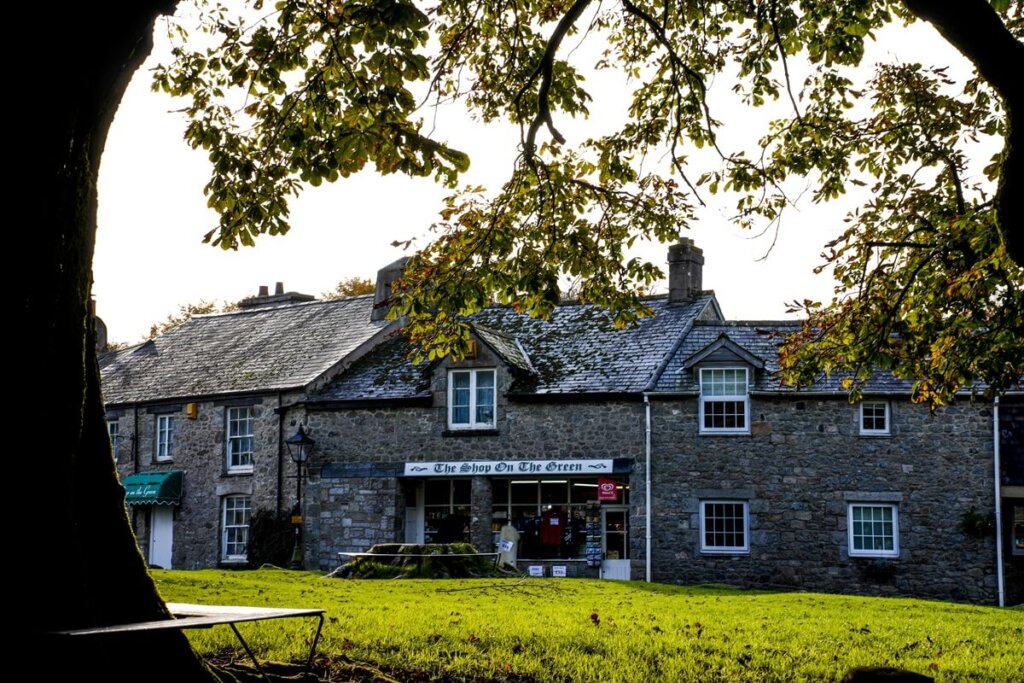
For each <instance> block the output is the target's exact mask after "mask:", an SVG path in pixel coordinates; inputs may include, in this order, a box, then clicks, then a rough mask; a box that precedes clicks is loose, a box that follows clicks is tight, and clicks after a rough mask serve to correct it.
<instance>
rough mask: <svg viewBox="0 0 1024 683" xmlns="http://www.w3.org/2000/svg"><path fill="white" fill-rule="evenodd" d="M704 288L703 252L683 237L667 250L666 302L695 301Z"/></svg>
mask: <svg viewBox="0 0 1024 683" xmlns="http://www.w3.org/2000/svg"><path fill="white" fill-rule="evenodd" d="M703 286H704V252H703V251H701V250H700V249H699V248H697V247H696V246H695V245H694V243H693V240H691V239H690V238H689V237H683V238H681V239H680V240H679V242H678V243H677V244H673V245H672V246H670V247H669V248H668V302H669V303H670V304H684V303H689V302H690V301H693V300H695V299H696V298H697V297H698V296H699V295H700V293H701V290H702V288H703Z"/></svg>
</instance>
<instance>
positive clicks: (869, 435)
mask: <svg viewBox="0 0 1024 683" xmlns="http://www.w3.org/2000/svg"><path fill="white" fill-rule="evenodd" d="M857 436H862V437H864V438H865V439H891V438H892V433H891V432H860V433H858V434H857Z"/></svg>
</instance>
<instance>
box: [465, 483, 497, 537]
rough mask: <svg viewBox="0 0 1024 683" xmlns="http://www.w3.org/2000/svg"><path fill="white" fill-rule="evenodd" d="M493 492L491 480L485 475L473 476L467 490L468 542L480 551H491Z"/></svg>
mask: <svg viewBox="0 0 1024 683" xmlns="http://www.w3.org/2000/svg"><path fill="white" fill-rule="evenodd" d="M493 505H494V494H493V492H492V490H491V480H490V479H488V478H487V477H473V479H472V480H471V482H470V492H469V515H470V522H469V542H470V543H472V544H473V546H474V547H475V548H476V549H477V550H478V551H480V552H482V553H489V552H493V551H494V548H492V547H491V546H492V545H493V541H492V536H491V510H492V507H493Z"/></svg>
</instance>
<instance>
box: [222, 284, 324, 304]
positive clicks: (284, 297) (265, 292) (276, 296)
mask: <svg viewBox="0 0 1024 683" xmlns="http://www.w3.org/2000/svg"><path fill="white" fill-rule="evenodd" d="M306 301H316V297H315V296H313V295H312V294H302V293H300V292H286V291H284V283H283V282H278V283H277V284H276V285H275V286H274V293H273V294H271V293H270V287H269V286H267V285H260V293H259V294H257V295H256V296H251V297H249V298H248V299H242V300H241V301H239V302H238V307H239V308H263V307H267V306H284V305H287V304H301V303H304V302H306Z"/></svg>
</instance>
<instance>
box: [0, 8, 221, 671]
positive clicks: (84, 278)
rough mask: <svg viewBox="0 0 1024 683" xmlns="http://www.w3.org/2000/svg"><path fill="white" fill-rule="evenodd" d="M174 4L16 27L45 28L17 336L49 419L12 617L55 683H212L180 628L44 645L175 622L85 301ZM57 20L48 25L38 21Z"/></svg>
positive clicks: (32, 446) (34, 80) (33, 88)
mask: <svg viewBox="0 0 1024 683" xmlns="http://www.w3.org/2000/svg"><path fill="white" fill-rule="evenodd" d="M175 4H176V0H149V1H148V2H143V1H139V2H133V3H73V4H72V5H68V6H61V7H57V6H53V7H50V9H49V10H43V9H40V7H38V6H35V7H33V8H32V10H33V11H34V16H29V17H26V16H22V17H18V18H16V19H14V20H11V24H10V25H11V26H12V27H22V28H24V29H25V30H27V28H28V27H29V26H33V25H39V23H40V22H41V21H46V27H47V28H46V34H45V37H44V38H43V40H45V44H44V43H40V44H38V45H37V47H38V51H39V52H40V53H42V54H45V56H38V57H35V59H38V60H39V62H38V63H37V65H36V67H35V68H34V69H32V70H31V72H30V73H27V74H26V77H27V78H29V79H31V80H30V81H29V82H28V83H26V84H25V86H26V87H25V88H24V89H23V90H22V91H21V92H20V93H19V102H22V103H26V104H28V105H29V106H28V107H26V110H25V111H26V112H27V113H26V116H31V117H34V118H33V119H32V120H30V121H29V122H28V124H27V125H26V126H25V128H26V129H31V128H32V127H33V124H35V125H38V123H37V122H38V121H39V120H40V119H43V120H45V119H46V118H48V119H49V121H48V125H47V126H45V127H44V131H45V133H44V134H42V135H40V136H39V139H38V140H36V139H35V138H33V140H34V141H35V144H36V147H35V148H33V149H32V150H31V151H30V153H29V154H28V155H26V156H27V159H26V166H27V169H26V167H25V166H22V167H21V168H20V169H19V171H20V172H21V173H24V174H25V175H24V177H26V179H27V180H28V181H29V182H30V183H31V188H30V193H29V194H28V196H29V197H31V196H32V195H33V194H35V195H36V201H35V202H32V203H30V206H31V210H32V211H33V212H34V221H33V223H32V224H29V225H28V226H26V227H25V228H24V229H23V233H24V237H25V239H26V240H27V246H28V249H27V250H26V251H25V252H24V253H25V254H26V255H27V256H28V258H29V259H30V262H29V264H28V266H29V268H27V269H26V270H27V272H28V274H27V282H26V283H25V285H26V286H25V291H24V293H22V294H20V295H19V298H20V299H21V301H20V303H21V304H22V306H23V312H22V315H23V318H22V320H21V321H19V322H21V323H22V325H23V329H21V330H19V331H20V332H21V333H22V339H23V340H25V342H26V343H27V344H29V345H31V353H30V357H31V356H33V355H34V356H35V357H36V359H37V361H36V363H33V364H32V365H31V367H30V373H25V374H29V375H30V378H28V379H29V381H27V382H26V383H25V386H24V393H25V394H27V404H26V405H28V406H31V407H32V408H34V409H35V410H37V411H39V412H38V414H40V415H43V416H44V417H45V423H35V424H27V425H20V426H19V427H18V429H19V432H20V434H21V435H22V437H23V438H24V443H23V444H21V447H20V448H18V449H17V451H16V453H17V457H16V458H14V459H15V460H17V462H18V463H19V465H20V466H21V467H22V468H23V470H22V476H21V477H19V478H18V479H17V481H18V484H17V485H18V486H19V487H21V488H22V489H23V494H22V495H23V496H25V497H28V498H29V499H30V500H29V501H28V502H29V505H27V506H24V507H23V508H22V511H21V514H22V515H23V518H22V519H21V520H20V521H19V522H18V523H17V524H18V525H19V528H20V529H22V533H24V534H25V538H23V539H22V540H21V543H20V545H19V547H18V548H17V549H16V550H17V551H19V555H18V556H17V557H18V559H21V560H22V561H23V563H22V564H21V565H20V566H19V567H18V569H19V570H21V572H22V573H23V574H24V575H25V577H26V581H27V586H25V589H26V590H22V585H21V584H20V583H19V584H18V586H17V589H16V591H12V593H15V595H14V598H15V599H19V598H20V599H19V602H18V604H19V605H20V604H24V603H27V604H28V607H24V608H23V607H20V606H19V607H18V608H16V611H17V612H21V611H22V610H24V612H23V613H22V614H18V618H17V620H16V621H13V622H9V623H11V624H12V625H13V626H15V627H16V628H17V629H19V630H20V629H21V627H22V623H23V622H24V621H27V622H28V625H29V628H28V630H27V633H28V634H29V638H30V639H31V641H32V645H33V646H34V647H33V648H32V650H36V648H39V649H40V650H38V651H36V653H35V654H36V656H37V657H38V660H37V662H38V663H37V664H36V665H37V666H39V667H42V670H41V671H39V673H41V674H43V677H44V678H57V677H59V676H60V675H68V676H74V677H75V678H78V677H87V676H89V674H95V673H99V674H101V675H102V677H103V679H105V680H121V679H125V680H127V679H129V678H132V679H135V680H138V679H140V678H150V679H161V680H163V679H168V680H169V679H174V680H188V681H192V680H200V681H201V680H211V676H210V674H209V672H208V671H207V670H206V668H205V667H204V666H203V665H202V664H201V663H200V662H199V661H198V659H197V658H196V657H195V655H194V654H193V653H192V650H191V648H190V646H189V644H188V641H187V640H186V638H185V637H184V636H183V635H182V634H181V633H180V632H176V631H161V632H159V633H152V634H146V635H139V636H132V637H128V636H104V637H84V638H66V637H64V638H57V637H54V636H52V635H47V633H48V632H50V631H54V630H60V629H72V628H79V627H86V626H99V625H106V624H115V623H123V622H132V621H142V620H152V619H160V618H165V617H167V616H168V614H167V610H166V608H165V607H164V604H163V601H162V600H161V599H160V597H159V595H158V594H157V591H156V588H155V586H154V584H153V582H152V580H151V579H150V577H149V574H148V572H147V568H146V565H145V562H144V561H143V559H142V556H141V555H140V553H139V551H138V548H137V546H136V544H135V538H134V536H133V534H132V531H131V528H130V526H129V522H128V517H127V513H126V510H125V505H124V490H123V488H122V487H121V485H120V483H119V482H118V479H117V475H116V472H115V468H114V463H113V457H112V453H111V447H110V441H109V439H108V437H107V431H106V420H105V417H104V410H103V400H102V397H101V394H100V385H99V371H98V368H97V364H96V347H95V341H94V330H93V325H92V322H91V315H90V305H89V304H90V290H91V285H92V255H93V244H94V237H95V232H96V201H97V198H96V178H97V173H98V170H99V160H100V154H101V153H102V151H103V145H104V142H105V140H106V134H107V130H108V129H109V127H110V123H111V121H112V119H113V116H114V112H115V111H116V109H117V104H118V102H119V101H120V99H121V96H122V95H123V93H124V89H125V87H126V86H127V84H128V81H129V79H130V78H131V75H132V73H133V72H134V71H135V70H136V69H137V68H138V66H139V65H140V64H141V63H142V61H143V60H144V59H145V57H146V55H147V54H148V53H149V50H150V49H151V42H150V36H151V32H152V27H153V21H154V20H155V18H156V17H157V16H159V15H160V14H162V13H166V12H170V11H172V10H173V9H174V6H175ZM27 11H28V9H22V10H18V12H19V13H26V12H27ZM47 12H49V13H50V14H52V15H53V16H50V17H43V16H40V15H41V14H45V13H47ZM47 19H49V20H48V21H47ZM54 33H55V34H56V35H53V34H54ZM38 35H40V36H43V35H44V34H43V33H42V32H39V34H38ZM53 64H57V65H59V68H53V67H50V66H49V65H53ZM40 65H44V66H40ZM16 68H17V69H19V70H23V71H30V69H31V67H30V65H28V64H24V63H23V64H20V65H18V66H17V67H16ZM25 93H28V94H29V95H31V98H29V97H25V96H24V94H25ZM15 133H17V131H15ZM26 137H28V136H26ZM16 142H19V141H18V140H16ZM18 398H19V399H22V398H23V397H22V395H19V397H18ZM29 436H30V437H31V440H29V438H27V437H29ZM28 510H31V515H29V513H28ZM10 556H11V555H10V554H9V555H8V557H10ZM30 651H31V650H30ZM19 654H21V653H20V652H16V653H15V655H16V656H17V655H19Z"/></svg>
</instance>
